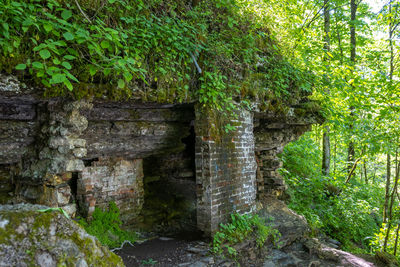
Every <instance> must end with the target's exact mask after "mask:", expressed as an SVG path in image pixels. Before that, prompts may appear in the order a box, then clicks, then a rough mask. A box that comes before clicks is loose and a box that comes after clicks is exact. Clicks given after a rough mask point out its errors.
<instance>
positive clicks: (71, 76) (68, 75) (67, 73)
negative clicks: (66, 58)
mask: <svg viewBox="0 0 400 267" xmlns="http://www.w3.org/2000/svg"><path fill="white" fill-rule="evenodd" d="M64 73H65V74H66V75H67V77H68V78H70V79H71V80H73V81H74V82H77V83H78V82H79V80H78V79H77V78H76V77H75V76H74V75H72V74H71V73H70V72H69V71H67V70H64Z"/></svg>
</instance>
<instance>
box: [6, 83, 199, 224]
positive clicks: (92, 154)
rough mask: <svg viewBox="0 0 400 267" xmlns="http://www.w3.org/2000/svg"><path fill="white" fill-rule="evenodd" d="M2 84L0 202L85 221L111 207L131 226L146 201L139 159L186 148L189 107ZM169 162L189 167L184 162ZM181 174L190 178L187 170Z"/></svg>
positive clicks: (187, 105) (183, 160)
mask: <svg viewBox="0 0 400 267" xmlns="http://www.w3.org/2000/svg"><path fill="white" fill-rule="evenodd" d="M3 78H4V76H1V77H0V148H4V149H0V204H5V203H19V202H30V203H35V204H45V205H49V206H53V207H63V208H64V209H65V210H66V211H67V212H69V213H70V214H71V215H74V214H75V213H76V211H77V208H79V210H80V212H81V213H82V214H83V215H86V216H89V217H90V215H91V213H92V212H93V210H94V207H100V208H103V207H105V206H107V205H108V203H109V202H110V201H114V202H116V204H117V206H118V207H119V208H120V210H121V215H122V219H123V221H124V222H125V223H126V224H130V223H132V222H134V221H135V218H137V217H140V216H139V213H140V212H141V209H142V206H143V202H144V186H143V176H144V175H143V159H144V158H148V157H152V156H158V157H160V159H162V160H164V161H165V162H168V158H169V156H170V154H171V153H174V154H179V153H183V151H184V149H185V144H184V143H183V142H182V139H184V138H186V137H187V136H189V134H190V123H191V121H193V119H194V112H193V106H191V105H189V104H186V105H171V104H167V105H163V104H143V103H135V102H109V101H99V100H97V101H87V100H86V101H83V100H82V101H71V100H68V99H62V98H60V99H57V98H55V99H42V98H40V97H38V96H35V95H33V94H31V93H30V92H26V90H25V89H24V88H22V85H20V84H18V82H17V81H14V80H12V81H10V80H7V81H6V82H4V83H2V82H3V81H4V79H3ZM7 84H8V85H7ZM9 85H11V86H9ZM7 86H8V87H7ZM1 89H3V91H2V90H1ZM162 155H163V156H162ZM189 157H190V156H189ZM193 157H194V152H193V155H192V158H193ZM163 158H165V159H163ZM174 161H175V162H176V165H177V166H183V165H187V163H186V162H187V159H186V158H182V157H178V158H176V157H175V159H174ZM193 161H194V159H193ZM189 168H190V167H189ZM175 169H176V168H175ZM174 172H177V171H176V170H175V171H174ZM184 172H186V173H188V172H191V173H192V175H191V176H192V177H193V173H194V170H193V169H191V170H189V171H188V170H187V169H183V170H182V171H181V172H180V173H184ZM172 177H173V175H172V173H171V175H167V178H172ZM193 194H194V189H193Z"/></svg>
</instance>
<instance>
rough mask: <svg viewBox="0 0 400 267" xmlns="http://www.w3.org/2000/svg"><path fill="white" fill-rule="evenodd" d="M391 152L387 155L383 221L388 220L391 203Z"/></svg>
mask: <svg viewBox="0 0 400 267" xmlns="http://www.w3.org/2000/svg"><path fill="white" fill-rule="evenodd" d="M390 175H391V171H390V152H388V153H387V156H386V187H385V203H384V204H383V222H384V223H386V222H387V216H388V214H387V212H388V205H389V193H390Z"/></svg>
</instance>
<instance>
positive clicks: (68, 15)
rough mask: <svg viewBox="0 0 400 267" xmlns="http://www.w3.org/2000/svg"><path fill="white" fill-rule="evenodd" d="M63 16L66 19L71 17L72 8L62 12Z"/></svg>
mask: <svg viewBox="0 0 400 267" xmlns="http://www.w3.org/2000/svg"><path fill="white" fill-rule="evenodd" d="M61 17H62V18H63V19H64V20H68V19H69V18H70V17H72V12H71V11H70V10H67V9H65V10H64V11H63V12H61Z"/></svg>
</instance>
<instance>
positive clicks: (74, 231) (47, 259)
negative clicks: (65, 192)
mask: <svg viewBox="0 0 400 267" xmlns="http://www.w3.org/2000/svg"><path fill="white" fill-rule="evenodd" d="M46 208H48V207H44V206H39V205H30V204H18V205H0V266H46V267H50V266H80V267H84V266H124V264H123V262H122V259H121V258H120V257H119V256H117V255H115V254H114V253H112V252H111V251H109V250H108V249H107V248H106V247H104V246H102V245H101V244H100V243H99V241H98V240H97V239H96V238H95V237H93V236H91V235H89V234H87V233H86V232H85V230H84V229H83V228H82V227H81V226H79V225H78V224H76V223H75V222H74V221H72V220H70V219H68V218H66V217H65V216H64V215H62V214H61V213H60V212H58V211H50V212H43V211H38V210H41V209H46Z"/></svg>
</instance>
